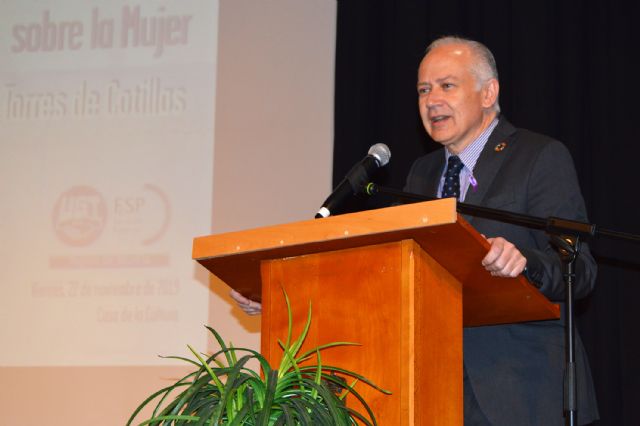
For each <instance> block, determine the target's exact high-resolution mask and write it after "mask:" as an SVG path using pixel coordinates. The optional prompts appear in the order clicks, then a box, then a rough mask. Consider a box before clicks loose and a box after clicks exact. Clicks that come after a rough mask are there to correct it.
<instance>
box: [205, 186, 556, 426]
mask: <svg viewBox="0 0 640 426" xmlns="http://www.w3.org/2000/svg"><path fill="white" fill-rule="evenodd" d="M455 207H456V205H455V200H454V199H442V200H436V201H430V202H426V203H417V204H409V205H403V206H397V207H390V208H385V209H379V210H374V211H367V212H361V213H353V214H348V215H342V216H335V217H329V218H326V219H319V220H309V221H304V222H296V223H289V224H285V225H279V226H271V227H266V228H258V229H252V230H248V231H241V232H231V233H226V234H220V235H211V236H206V237H200V238H196V239H195V240H194V245H193V258H194V259H196V260H197V261H198V262H199V263H201V264H202V265H203V266H204V267H206V268H207V269H208V270H209V271H211V272H212V273H213V274H215V275H216V276H218V278H220V279H221V280H223V281H225V282H226V283H227V284H228V285H229V286H230V287H232V288H234V289H236V290H238V291H239V292H241V293H242V294H244V295H246V296H248V297H250V298H252V299H254V300H262V345H261V351H262V353H263V355H265V356H266V358H267V359H269V361H270V362H271V363H272V365H273V364H274V363H277V362H279V360H280V356H281V353H282V351H281V350H280V348H279V347H278V344H277V341H278V339H281V340H284V339H285V338H286V331H287V312H286V307H285V302H284V298H283V296H282V288H284V289H285V290H286V291H287V293H288V295H289V298H290V299H291V304H292V308H293V315H294V336H295V335H297V334H299V333H300V330H301V328H302V325H303V323H304V320H305V319H306V314H307V310H308V308H309V303H310V302H311V303H312V310H313V317H312V325H311V329H310V332H309V336H308V337H307V341H306V342H305V346H304V347H306V348H309V347H313V346H316V345H319V344H323V343H328V342H333V341H349V342H357V343H360V344H361V345H362V346H359V347H341V348H332V349H328V350H326V351H323V352H322V363H323V364H329V365H336V366H339V367H343V368H346V369H349V370H352V371H355V372H358V373H360V374H362V375H364V376H365V377H367V378H369V379H371V380H372V381H374V382H375V383H376V384H378V385H379V386H381V387H382V388H385V389H388V390H390V391H391V392H392V393H393V394H392V395H390V396H388V395H383V394H381V393H380V392H378V391H377V390H374V389H371V388H368V387H367V386H366V385H364V384H359V385H358V386H357V389H358V390H359V391H360V392H361V393H362V394H363V396H364V397H365V399H366V400H367V402H368V403H369V405H370V406H371V407H372V409H373V410H374V412H375V414H376V417H377V420H378V423H379V424H380V425H394V426H395V425H433V424H437V425H462V423H463V413H462V328H463V327H473V326H481V325H489V324H503V323H513V322H523V321H533V320H543V319H554V318H558V317H559V315H560V313H559V308H558V306H557V305H554V304H552V303H550V302H549V301H548V300H547V299H546V298H545V297H544V296H542V295H541V294H540V293H539V292H538V291H537V290H536V289H535V288H534V287H532V286H531V285H529V284H528V283H527V281H526V280H525V279H524V278H521V277H520V278H514V279H504V278H494V277H492V276H491V275H490V274H489V273H488V272H486V271H485V270H484V268H482V266H481V260H482V258H483V257H484V255H485V254H486V252H487V250H488V248H489V245H488V243H487V242H486V241H485V239H484V238H483V237H482V236H481V235H480V234H478V233H477V232H476V231H475V230H474V229H473V228H472V227H471V226H470V225H469V224H468V223H467V222H466V221H465V220H464V219H463V218H461V217H459V216H458V215H457V214H456V209H455ZM214 326H215V324H214ZM295 327H297V328H295ZM348 403H349V404H350V405H351V406H353V407H354V408H356V409H357V407H358V406H357V401H355V400H353V398H352V400H349V401H348Z"/></svg>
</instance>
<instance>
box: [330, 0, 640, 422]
mask: <svg viewBox="0 0 640 426" xmlns="http://www.w3.org/2000/svg"><path fill="white" fill-rule="evenodd" d="M639 12H640V6H638V4H637V3H631V2H628V3H625V2H611V1H599V2H595V1H580V2H578V1H568V2H562V1H549V0H545V1H480V0H469V1H451V0H450V1H446V2H442V1H429V0H424V1H392V0H386V1H377V2H373V1H370V0H342V1H338V28H337V31H338V33H337V49H336V55H337V58H336V93H335V148H334V184H337V183H338V182H339V181H340V180H341V179H342V178H343V177H344V175H345V174H346V172H347V171H348V170H349V168H350V167H351V166H352V165H353V164H354V163H355V162H356V161H358V160H359V159H360V158H362V157H363V156H364V154H365V153H366V151H367V149H368V148H369V146H370V145H372V144H373V143H376V142H385V143H386V144H387V145H389V147H390V149H391V152H392V160H391V163H390V164H389V166H387V167H386V168H385V169H384V170H382V171H381V172H380V173H378V174H377V176H376V177H375V179H374V180H375V181H376V182H377V183H379V184H381V185H385V186H391V187H395V188H402V186H403V184H404V179H405V176H406V173H407V171H408V169H409V167H410V165H411V163H412V162H413V160H414V159H415V158H416V157H418V156H420V155H422V154H424V153H426V152H429V151H431V150H434V149H436V148H438V145H436V144H435V143H433V142H432V141H430V139H429V138H428V136H427V135H426V134H425V132H424V129H423V128H422V125H421V122H420V118H419V116H418V111H417V96H416V88H415V83H416V72H417V67H418V64H419V62H420V59H421V58H422V55H423V52H424V49H425V47H426V46H427V45H428V44H429V42H430V41H431V40H433V39H434V38H436V37H438V36H441V35H449V34H456V35H461V36H465V37H469V38H473V39H476V40H479V41H481V42H483V43H485V44H486V45H487V46H488V47H489V48H490V49H491V50H492V51H493V53H494V55H495V57H496V60H497V62H498V71H499V74H500V84H501V91H500V93H501V95H500V104H501V107H502V112H503V114H504V115H505V116H506V117H508V118H509V120H510V121H511V122H512V123H514V124H515V125H516V126H518V127H524V128H529V129H531V130H534V131H537V132H540V133H545V134H548V135H550V136H553V137H555V138H557V139H559V140H561V141H563V142H564V143H565V144H566V145H567V147H568V148H569V150H570V151H571V153H572V155H573V158H574V161H575V164H576V169H577V171H578V176H579V178H580V182H581V185H582V191H583V195H584V197H585V201H586V204H587V209H588V211H589V215H590V220H591V221H592V222H594V223H596V224H598V225H599V226H600V227H602V228H609V229H616V230H620V231H626V232H630V233H635V234H640V224H639V221H640V217H639V216H640V215H638V211H639V209H638V200H637V195H636V194H637V193H638V189H637V188H638V186H639V185H638V182H639V180H640V179H639V178H640V161H639V158H640V137H639V136H638V132H637V127H638V126H639V125H640V118H639V117H638V116H639V113H640V105H639V104H638V101H639V99H640V98H639V95H640V90H639V89H638V81H639V80H640V67H639V66H638V64H637V63H638V62H639V61H638V58H637V56H638V52H639V51H640V49H639V46H638V41H640V38H639V36H638V27H639V26H640V22H638V17H639V16H640V14H639ZM388 202H389V199H386V198H384V197H382V196H381V197H377V198H375V199H365V198H364V197H357V198H356V199H354V201H353V202H352V203H351V204H350V205H348V206H345V211H350V210H356V209H365V208H373V207H379V206H383V205H385V203H388ZM591 247H592V250H593V252H594V255H595V257H596V259H597V261H598V264H599V268H600V269H599V277H598V283H597V288H596V290H595V292H594V293H593V294H592V296H591V297H590V298H588V299H587V300H583V301H581V302H580V305H579V308H580V309H579V310H580V312H579V318H578V324H579V329H580V333H581V335H582V338H583V341H584V343H585V346H586V347H587V350H588V353H589V357H590V362H591V366H592V370H593V374H594V379H595V382H596V387H597V391H598V401H599V407H600V412H601V420H600V422H598V423H597V424H598V425H616V426H618V425H638V424H640V414H638V411H640V366H639V362H638V361H639V360H640V343H639V338H640V330H639V329H638V328H639V326H640V320H639V318H638V316H637V315H638V312H640V308H638V306H639V304H640V244H628V243H622V242H619V241H614V240H610V239H601V240H598V241H593V242H592V243H591Z"/></svg>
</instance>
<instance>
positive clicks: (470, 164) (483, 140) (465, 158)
mask: <svg viewBox="0 0 640 426" xmlns="http://www.w3.org/2000/svg"><path fill="white" fill-rule="evenodd" d="M497 125H498V118H497V117H496V118H494V119H493V121H491V123H489V125H488V126H487V128H486V129H484V130H483V131H482V133H480V135H478V137H477V138H476V139H475V140H474V141H473V142H471V144H469V146H467V147H466V148H465V149H464V150H463V151H462V152H461V153H460V154H458V157H460V161H462V164H464V166H465V167H466V168H467V169H468V170H469V171H471V172H472V171H473V168H474V167H475V166H476V163H477V162H478V158H480V153H481V152H482V150H483V149H484V146H485V145H486V144H487V141H488V140H489V136H491V133H492V132H493V129H495V128H496V126H497ZM444 155H445V157H444V158H445V164H446V163H447V162H448V161H449V157H451V156H452V155H453V154H451V153H450V152H449V150H447V149H445V150H444Z"/></svg>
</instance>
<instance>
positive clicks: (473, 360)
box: [405, 118, 598, 426]
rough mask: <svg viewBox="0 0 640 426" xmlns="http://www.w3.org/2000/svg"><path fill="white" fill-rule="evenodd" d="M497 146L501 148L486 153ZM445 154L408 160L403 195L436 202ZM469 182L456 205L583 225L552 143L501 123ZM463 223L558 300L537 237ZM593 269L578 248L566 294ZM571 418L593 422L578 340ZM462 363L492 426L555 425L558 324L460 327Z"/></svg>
mask: <svg viewBox="0 0 640 426" xmlns="http://www.w3.org/2000/svg"><path fill="white" fill-rule="evenodd" d="M500 143H504V144H506V145H505V147H504V149H503V150H502V151H500V150H496V149H495V147H496V146H497V145H498V144H500ZM444 167H445V156H444V153H443V151H442V150H437V151H435V152H432V153H430V154H428V155H426V156H424V157H421V158H419V159H418V160H416V162H415V163H414V164H413V166H412V168H411V171H410V172H409V175H408V178H407V184H406V186H405V190H406V191H408V192H415V193H421V194H424V195H429V196H436V195H437V190H438V184H439V181H440V176H441V175H442V172H443V170H444ZM473 174H474V177H475V178H476V180H477V182H478V185H477V187H476V188H475V190H474V188H469V191H468V192H467V195H466V198H465V203H469V204H475V205H480V206H486V207H492V208H497V209H503V210H509V211H513V212H518V213H526V214H530V215H534V216H539V217H549V216H557V217H563V218H568V219H575V220H580V221H586V220H587V216H586V212H585V207H584V201H583V199H582V195H581V193H580V187H579V185H578V180H577V177H576V173H575V169H574V166H573V161H572V159H571V156H570V154H569V152H568V150H567V149H566V148H565V146H564V145H562V144H561V143H560V142H558V141H555V140H553V139H551V138H548V137H546V136H543V135H539V134H536V133H533V132H529V131H527V130H522V129H516V128H515V127H513V126H512V125H511V124H510V123H509V122H508V121H506V119H504V118H501V119H500V122H499V123H498V126H497V127H496V128H495V130H494V131H493V133H492V134H491V136H490V138H489V141H488V142H487V144H486V146H485V148H484V150H483V151H482V153H481V154H480V158H479V159H478V162H477V164H476V166H475V170H474V171H473ZM466 219H467V220H468V221H469V222H470V223H471V224H472V225H473V226H474V227H475V228H476V229H477V230H478V231H479V232H481V233H483V234H484V235H486V236H487V237H504V238H505V239H507V240H508V241H511V242H512V243H514V244H515V245H516V246H517V247H518V249H519V250H520V251H521V252H522V253H523V255H524V256H525V257H526V258H527V271H528V272H527V274H528V278H529V279H530V281H532V283H534V284H535V285H536V286H537V287H539V289H540V291H541V292H542V293H543V294H544V295H545V296H547V297H548V298H549V299H550V300H552V301H556V302H561V301H562V300H563V298H564V293H565V292H564V281H563V277H562V265H561V262H560V259H559V257H558V255H557V254H556V251H555V250H554V249H553V248H552V247H551V246H550V245H549V239H548V237H547V235H546V234H545V233H544V232H542V231H534V230H529V229H527V228H523V227H518V226H514V225H508V224H503V223H499V222H496V221H491V220H487V219H481V218H472V217H466ZM596 269H597V268H596V264H595V261H594V260H593V257H592V256H591V254H590V252H589V248H588V247H587V246H586V244H582V246H581V253H580V255H579V256H578V260H577V265H576V276H577V277H576V280H577V282H576V285H575V296H576V297H577V298H580V297H584V296H586V295H587V294H588V293H589V292H590V291H591V290H592V289H593V286H594V283H595V276H596ZM576 344H577V348H576V363H577V373H578V404H579V405H578V420H579V423H580V424H585V423H589V422H591V421H593V420H595V419H597V417H598V410H597V405H596V400H595V392H594V388H593V383H592V379H591V373H590V370H589V366H588V363H587V360H586V356H585V353H584V348H583V346H582V342H581V341H580V339H579V338H578V339H577V341H576ZM464 363H465V368H466V370H467V374H468V376H469V380H470V383H471V386H472V388H473V390H474V392H475V394H476V398H477V400H478V403H479V405H480V407H481V408H482V410H483V411H484V413H485V415H486V416H487V417H488V419H489V420H490V421H491V422H492V423H493V424H495V425H510V426H513V425H545V426H552V425H563V424H564V420H563V371H564V332H563V321H562V320H559V321H542V322H532V323H526V324H514V325H501V326H490V327H476V328H468V329H465V331H464Z"/></svg>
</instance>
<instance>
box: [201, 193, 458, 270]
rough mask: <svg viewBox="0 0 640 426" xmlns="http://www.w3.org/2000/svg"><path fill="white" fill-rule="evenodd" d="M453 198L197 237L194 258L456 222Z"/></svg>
mask: <svg viewBox="0 0 640 426" xmlns="http://www.w3.org/2000/svg"><path fill="white" fill-rule="evenodd" d="M456 220H457V213H456V200H455V199H453V198H445V199H440V200H434V201H427V202H421V203H414V204H405V205H400V206H394V207H386V208H382V209H376V210H368V211H364V212H358V213H350V214H344V215H339V216H330V217H328V218H324V219H311V220H305V221H300V222H290V223H286V224H281V225H273V226H266V227H260V228H254V229H248V230H244V231H235V232H227V233H221V234H213V235H208V236H202V237H196V238H194V241H193V253H192V255H193V258H194V259H196V260H203V259H211V258H216V257H225V256H232V255H239V254H243V253H245V254H246V253H251V252H258V251H265V250H272V249H282V248H286V247H293V246H303V245H308V244H317V243H322V242H323V241H336V240H341V239H350V238H358V237H365V236H367V235H375V234H383V233H389V232H394V231H406V230H410V229H416V228H425V227H430V226H438V225H445V224H451V223H455V222H456Z"/></svg>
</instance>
